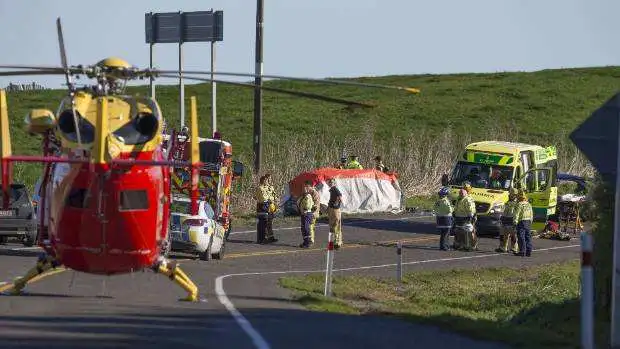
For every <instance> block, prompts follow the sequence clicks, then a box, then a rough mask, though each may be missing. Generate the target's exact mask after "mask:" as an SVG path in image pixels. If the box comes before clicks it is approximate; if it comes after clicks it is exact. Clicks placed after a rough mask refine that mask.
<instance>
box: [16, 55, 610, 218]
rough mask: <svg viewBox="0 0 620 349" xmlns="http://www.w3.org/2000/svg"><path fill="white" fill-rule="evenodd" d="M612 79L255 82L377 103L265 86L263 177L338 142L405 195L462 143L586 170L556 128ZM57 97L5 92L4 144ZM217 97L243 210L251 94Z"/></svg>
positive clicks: (25, 170) (142, 90)
mask: <svg viewBox="0 0 620 349" xmlns="http://www.w3.org/2000/svg"><path fill="white" fill-rule="evenodd" d="M618 77H620V67H602V68H587V69H559V70H544V71H539V72H533V73H496V74H454V75H414V76H385V77H375V78H358V79H356V80H357V81H366V82H372V83H380V84H392V85H401V86H413V87H419V88H420V89H421V90H422V93H421V94H419V95H413V94H409V93H405V92H400V91H393V90H376V89H363V88H357V87H351V86H335V85H320V84H311V83H303V82H290V81H269V82H266V85H269V86H274V87H280V88H290V89H295V90H302V91H308V92H313V93H321V94H324V95H329V96H334V97H340V98H347V99H352V100H358V101H366V102H373V103H376V104H377V107H375V108H372V109H359V108H353V109H352V108H346V107H343V106H342V105H337V104H331V103H327V102H320V101H316V100H309V99H304V98H298V97H291V96H288V95H281V94H276V93H272V92H265V94H264V112H263V114H264V121H263V130H264V131H263V132H264V155H263V157H264V164H263V166H262V168H263V170H264V171H269V172H272V173H274V178H273V179H274V184H275V185H276V187H277V188H278V190H280V192H281V193H283V191H284V187H285V185H286V183H287V182H288V181H289V180H290V179H291V178H292V177H294V176H295V175H296V174H298V173H300V172H302V171H305V170H309V169H312V168H316V167H319V166H326V165H328V164H332V163H334V162H335V161H337V160H338V158H339V157H340V154H341V151H343V150H344V151H345V152H347V153H349V154H351V153H357V154H358V155H359V156H360V160H361V162H362V163H363V164H364V165H365V166H372V158H373V157H374V156H375V155H377V154H381V155H383V156H384V158H385V162H386V164H387V165H388V166H389V167H390V168H392V169H395V170H396V171H397V172H398V173H399V174H400V184H401V186H402V188H403V190H404V191H405V193H406V195H407V197H413V196H418V195H422V196H424V195H428V194H429V193H433V192H434V191H435V190H436V189H437V187H438V185H439V180H440V176H441V174H442V173H444V172H446V171H449V169H450V167H451V166H452V162H453V159H454V158H455V155H456V154H457V153H458V152H459V151H461V150H462V147H463V146H464V145H465V144H467V143H469V142H472V141H477V140H488V139H497V140H518V141H524V142H532V143H535V144H543V145H544V144H549V143H551V144H556V145H557V146H558V148H559V149H558V150H559V152H560V168H561V169H562V170H563V171H569V172H576V173H584V172H588V171H590V170H589V169H588V168H587V166H586V162H585V161H584V159H583V158H582V157H581V156H579V155H578V154H577V153H576V151H575V148H574V146H573V145H572V144H571V143H570V142H569V141H568V139H567V135H568V134H569V133H570V132H571V131H572V130H573V129H574V128H575V127H576V126H578V125H579V123H581V122H582V121H583V120H584V119H585V118H587V117H588V116H589V115H590V114H591V113H592V111H594V110H595V109H596V108H598V107H599V106H600V105H601V104H602V103H603V102H604V101H605V100H607V99H608V98H609V97H610V96H612V95H613V94H614V93H615V92H616V90H617V86H618ZM129 92H130V93H132V94H134V93H138V94H142V95H145V94H147V93H148V87H132V88H130V89H129ZM64 93H65V92H64V91H60V90H49V91H37V92H11V93H9V94H8V104H9V114H10V121H11V127H12V132H11V133H12V136H13V147H14V148H13V149H14V152H16V153H21V154H37V153H39V152H40V148H41V147H40V142H39V139H38V138H37V137H29V136H27V135H26V134H25V132H24V131H23V128H22V124H23V118H24V116H25V115H26V113H27V111H28V110H29V109H31V108H47V109H50V110H53V111H55V110H56V108H57V106H58V102H59V100H60V98H61V97H62V96H63V95H64ZM210 94H211V89H210V86H209V85H208V84H199V85H187V86H186V96H187V97H189V96H192V95H195V96H197V98H198V103H199V106H198V111H199V115H200V125H199V127H200V132H201V133H202V134H205V135H207V134H210V114H211V113H210V102H209V101H210ZM177 96H178V90H177V88H176V87H174V86H160V87H158V88H157V98H158V101H159V103H160V105H161V108H162V110H163V113H164V116H165V117H166V119H167V121H168V123H169V124H170V125H178V123H179V117H178V103H177ZM186 104H188V103H187V101H186ZM217 105H218V110H217V114H218V127H219V131H221V133H222V135H223V137H224V138H225V139H227V140H229V141H231V142H232V144H233V152H234V153H235V157H236V158H237V159H238V160H240V161H242V162H244V163H245V164H246V165H247V167H246V168H247V170H248V171H247V172H246V176H245V177H244V178H243V179H242V180H240V181H239V182H238V183H237V185H236V187H235V191H234V198H233V206H234V207H235V209H236V210H237V211H238V212H239V213H241V212H248V211H249V210H251V208H252V207H253V204H252V200H251V194H252V192H253V188H254V185H255V184H254V183H255V177H254V176H253V173H252V163H253V161H252V159H253V155H252V154H253V153H252V130H253V121H252V120H253V91H252V89H247V88H241V87H235V86H227V85H222V84H220V85H219V86H218V104H217ZM185 110H186V111H187V110H189V106H186V109H185ZM186 119H187V118H186ZM39 173H40V166H39V165H35V164H22V165H20V166H18V168H17V169H16V179H17V180H20V181H23V182H26V183H27V184H29V185H32V184H33V183H34V182H35V180H36V177H37V176H38V174H39Z"/></svg>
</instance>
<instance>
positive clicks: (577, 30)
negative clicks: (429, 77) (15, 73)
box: [0, 0, 620, 88]
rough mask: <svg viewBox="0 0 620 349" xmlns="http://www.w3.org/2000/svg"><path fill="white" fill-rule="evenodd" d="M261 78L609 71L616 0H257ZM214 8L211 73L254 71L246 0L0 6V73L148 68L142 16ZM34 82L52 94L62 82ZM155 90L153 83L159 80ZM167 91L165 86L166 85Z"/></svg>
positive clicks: (165, 55)
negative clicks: (112, 62) (220, 16)
mask: <svg viewBox="0 0 620 349" xmlns="http://www.w3.org/2000/svg"><path fill="white" fill-rule="evenodd" d="M264 3H265V10H264V48H263V50H264V53H263V58H264V73H265V74H277V75H290V76H300V77H314V78H324V77H356V76H380V75H392V74H399V75H400V74H442V73H470V72H498V71H535V70H540V69H550V68H570V67H586V66H605V65H618V64H619V63H620V44H619V42H618V41H619V40H618V34H619V33H620V21H618V20H617V14H618V13H620V1H617V0H545V1H541V0H470V1H463V0H425V1H420V0H309V1H299V0H264ZM211 8H212V9H214V10H222V11H223V12H224V40H223V41H222V42H218V43H217V44H216V62H215V63H216V70H220V71H233V72H247V73H253V72H254V62H255V57H254V45H255V28H256V27H255V20H256V1H253V0H212V1H198V0H178V1H171V0H167V1H165V0H151V1H144V0H131V1H130V0H123V1H119V0H106V1H101V2H95V1H85V0H82V1H74V0H63V1H49V0H21V1H16V0H0V33H2V34H0V64H33V65H60V55H59V50H58V41H57V36H56V24H55V21H56V18H57V17H59V16H60V17H61V20H62V24H63V31H64V37H65V45H66V48H67V56H68V61H69V65H73V64H75V65H77V64H94V63H96V62H97V61H99V60H100V59H102V58H104V57H107V56H120V57H123V58H124V59H126V60H127V61H129V62H130V63H131V64H133V65H135V66H139V67H145V68H146V67H148V64H149V45H148V44H146V43H145V34H144V27H145V24H144V14H145V13H147V12H151V11H152V12H175V11H203V10H209V9H211ZM183 47H184V66H185V68H186V69H201V70H209V68H210V45H209V43H186V44H184V45H183ZM154 60H155V66H156V67H158V68H161V69H177V68H178V45H177V44H158V45H155V49H154ZM32 81H36V82H37V83H40V84H43V85H45V86H47V87H51V88H59V87H61V83H63V82H64V79H63V78H61V77H46V76H19V77H11V78H2V77H0V87H5V86H6V85H8V83H9V82H17V83H28V82H32ZM161 83H164V81H162V82H161ZM165 83H167V84H171V83H172V84H174V83H176V81H175V80H167V81H165Z"/></svg>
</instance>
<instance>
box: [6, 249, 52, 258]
mask: <svg viewBox="0 0 620 349" xmlns="http://www.w3.org/2000/svg"><path fill="white" fill-rule="evenodd" d="M41 253H43V250H42V249H39V250H34V249H28V250H26V249H20V248H11V249H8V248H0V256H13V257H38V256H39V255H40V254H41Z"/></svg>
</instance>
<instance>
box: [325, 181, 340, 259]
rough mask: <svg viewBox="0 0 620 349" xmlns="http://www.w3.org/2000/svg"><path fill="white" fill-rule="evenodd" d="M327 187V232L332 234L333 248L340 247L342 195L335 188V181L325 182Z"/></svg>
mask: <svg viewBox="0 0 620 349" xmlns="http://www.w3.org/2000/svg"><path fill="white" fill-rule="evenodd" d="M327 184H328V185H329V202H328V203H327V215H328V217H329V231H330V232H332V233H333V234H334V248H335V249H336V250H337V249H340V247H341V246H342V221H341V212H340V207H341V206H342V193H341V192H340V190H339V189H338V188H337V187H336V180H335V179H334V178H330V179H328V180H327Z"/></svg>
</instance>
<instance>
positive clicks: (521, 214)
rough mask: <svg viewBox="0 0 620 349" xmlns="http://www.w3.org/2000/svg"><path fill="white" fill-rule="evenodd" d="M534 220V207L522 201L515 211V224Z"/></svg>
mask: <svg viewBox="0 0 620 349" xmlns="http://www.w3.org/2000/svg"><path fill="white" fill-rule="evenodd" d="M533 218H534V212H533V209H532V205H531V204H530V203H529V202H527V201H520V202H519V204H518V205H517V209H516V210H515V218H514V222H515V224H519V222H521V221H530V222H531V221H532V219H533Z"/></svg>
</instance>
